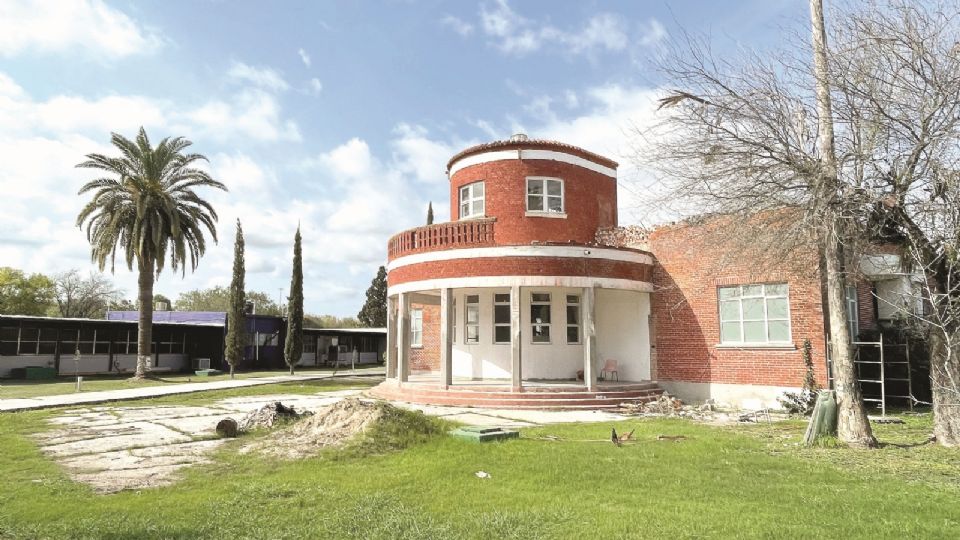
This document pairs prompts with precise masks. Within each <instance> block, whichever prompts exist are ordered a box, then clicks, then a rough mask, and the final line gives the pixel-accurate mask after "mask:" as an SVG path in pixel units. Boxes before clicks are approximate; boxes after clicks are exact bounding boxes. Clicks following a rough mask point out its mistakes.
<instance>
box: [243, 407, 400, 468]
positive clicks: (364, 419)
mask: <svg viewBox="0 0 960 540" xmlns="http://www.w3.org/2000/svg"><path fill="white" fill-rule="evenodd" d="M383 415H384V406H378V405H377V404H376V403H373V402H364V401H360V400H359V399H357V398H347V399H344V400H342V401H339V402H337V403H334V404H333V405H330V406H328V407H325V408H323V409H320V410H319V411H317V412H316V414H314V415H313V416H310V417H307V418H304V419H302V420H300V421H298V422H296V423H294V424H292V425H290V426H289V427H287V428H285V429H281V430H278V431H275V432H273V433H271V434H270V435H269V436H267V437H266V438H265V439H263V440H261V441H258V442H256V443H253V444H251V445H249V446H247V447H246V448H244V449H243V450H242V452H249V451H251V450H256V451H258V452H262V453H264V454H267V455H271V456H277V457H281V458H287V459H295V458H300V457H305V456H309V455H312V454H315V453H316V452H318V451H319V450H321V449H322V448H324V447H329V446H338V445H340V444H342V443H343V442H345V441H347V440H348V439H350V438H352V437H353V436H354V435H357V434H358V433H361V432H363V431H365V430H366V429H367V428H368V427H369V426H371V425H373V424H374V423H376V422H377V421H378V420H380V419H381V418H382V417H383Z"/></svg>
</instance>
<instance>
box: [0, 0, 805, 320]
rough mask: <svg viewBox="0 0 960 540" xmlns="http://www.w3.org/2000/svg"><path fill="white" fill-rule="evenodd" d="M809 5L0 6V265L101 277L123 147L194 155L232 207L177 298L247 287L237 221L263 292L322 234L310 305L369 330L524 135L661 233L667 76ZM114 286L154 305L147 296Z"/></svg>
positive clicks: (125, 281) (282, 279)
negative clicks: (593, 170) (639, 145)
mask: <svg viewBox="0 0 960 540" xmlns="http://www.w3.org/2000/svg"><path fill="white" fill-rule="evenodd" d="M806 17H807V5H806V2H800V1H787V0H782V1H777V0H754V1H743V2H716V1H692V0H691V1H681V2H670V3H667V2H637V1H631V2H600V1H583V2H572V1H571V2H558V1H523V2H521V1H519V0H514V1H511V2H508V1H506V0H501V1H486V2H479V3H469V2H465V1H464V2H459V1H458V2H453V1H450V2H444V1H440V0H423V1H418V0H409V1H386V2H378V3H374V2H325V3H319V2H299V3H295V2H282V3H280V2H270V3H267V2H226V1H223V2H220V1H209V2H202V1H182V2H179V1H165V2H122V1H106V2H103V1H100V0H61V1H55V0H37V1H29V0H4V2H2V3H0V185H2V188H3V189H2V193H4V197H5V198H6V201H5V204H4V207H3V210H2V211H0V265H9V266H14V267H19V268H23V269H25V270H28V271H31V272H44V273H53V272H57V271H61V270H65V269H69V268H78V269H80V270H82V271H84V272H86V271H88V270H91V269H93V266H92V265H91V264H90V262H89V257H88V253H89V248H88V245H87V244H86V240H85V237H84V235H83V233H82V232H81V231H80V230H78V229H77V228H76V227H75V226H74V225H73V220H74V217H75V216H76V214H77V212H78V211H79V210H80V207H81V205H82V202H83V200H82V199H81V198H79V197H77V196H76V191H77V189H78V188H79V186H80V185H82V183H83V181H84V179H86V178H88V177H89V171H87V172H84V171H78V170H76V169H74V168H73V166H74V165H75V164H76V163H79V162H80V161H81V160H82V159H83V156H84V155H85V154H86V153H89V152H110V148H109V145H108V142H109V133H110V132H111V131H118V132H121V133H123V134H126V135H128V136H131V137H132V136H133V135H134V134H135V132H136V130H137V128H138V126H140V125H144V126H145V127H146V128H147V130H148V133H149V134H150V135H151V137H152V138H154V139H159V138H161V137H163V136H167V135H184V136H186V137H188V138H190V139H191V140H193V141H194V143H195V146H194V149H195V150H196V151H199V152H201V153H204V154H206V155H207V156H208V157H209V158H210V165H209V167H210V169H211V171H212V172H213V174H214V175H215V176H216V177H217V178H218V179H220V180H222V181H223V182H224V183H226V184H227V185H228V186H229V187H230V189H231V191H230V192H229V193H226V194H219V193H208V195H209V196H210V199H211V200H212V201H213V202H214V204H215V205H216V207H217V209H218V212H219V213H220V227H219V231H220V235H221V242H220V244H219V245H218V246H214V247H212V248H211V249H210V250H209V251H208V254H207V256H206V257H205V258H204V259H203V261H202V262H201V264H200V268H199V269H198V270H197V272H195V273H193V274H189V273H188V274H187V276H186V278H183V279H181V277H180V275H179V274H176V275H174V274H170V273H164V274H163V275H162V276H161V278H160V279H159V281H158V282H157V285H156V290H157V292H159V293H162V294H165V295H167V296H170V297H171V298H174V299H175V298H176V296H177V294H178V293H180V292H182V291H184V290H189V289H195V288H203V287H209V286H212V285H226V284H227V282H228V281H229V273H230V271H229V269H230V264H231V257H232V239H233V231H234V227H233V223H234V221H235V220H236V218H237V217H239V218H240V219H241V220H242V221H243V223H244V229H245V232H246V235H247V283H248V285H249V288H252V289H256V290H262V291H265V292H268V293H270V294H273V295H278V294H279V291H278V289H279V288H283V289H284V293H285V292H286V288H287V286H288V285H289V274H290V254H291V244H292V239H293V234H294V230H295V228H296V226H297V223H298V222H299V223H300V224H301V225H302V227H303V237H304V257H305V285H306V287H305V288H306V291H305V292H306V307H307V311H309V312H312V313H330V314H336V315H355V314H356V312H357V310H358V309H359V307H360V305H361V304H362V302H363V296H364V295H363V293H364V291H365V290H366V288H367V286H368V285H369V282H370V279H371V278H372V276H373V275H374V273H375V272H376V267H377V266H379V265H380V264H384V263H385V257H386V240H387V238H388V237H389V236H390V235H391V234H392V233H394V232H398V231H400V230H402V229H404V228H408V227H412V226H416V225H419V224H421V223H422V222H423V220H424V216H425V212H426V205H427V202H428V201H431V200H432V201H433V202H434V208H435V210H436V213H437V219H438V221H439V220H445V219H447V218H448V217H449V209H448V208H447V205H448V200H449V194H448V184H447V180H446V177H445V175H444V167H445V164H446V161H447V159H448V158H449V157H450V156H451V155H452V154H453V153H455V152H457V151H458V150H460V149H462V148H463V147H465V146H468V145H471V144H475V143H478V142H484V141H488V140H493V139H498V138H505V137H508V136H509V135H510V134H511V133H514V132H518V131H522V132H525V133H528V134H529V135H530V136H532V137H538V138H554V139H559V140H563V141H566V142H570V143H573V144H579V145H582V146H584V147H586V148H588V149H590V150H593V151H595V152H599V153H601V154H604V155H607V156H609V157H611V158H613V159H616V160H618V161H620V162H621V164H622V165H621V169H620V183H621V215H620V219H621V223H622V224H630V223H636V222H638V221H643V218H644V216H643V215H641V210H638V203H640V202H642V200H640V201H638V200H637V198H638V197H639V198H640V199H642V193H643V185H644V182H645V179H644V175H643V173H642V171H638V170H637V169H636V168H635V167H633V166H632V165H631V164H630V162H629V161H630V160H629V143H630V141H629V130H630V128H631V126H642V125H644V124H645V123H647V122H650V121H651V119H652V118H654V107H653V106H652V104H653V99H654V98H655V96H656V95H657V91H658V88H660V86H661V84H662V81H660V80H659V78H658V76H657V74H656V73H655V72H653V71H652V70H651V69H650V67H649V66H650V63H649V59H650V58H651V57H652V56H655V55H656V54H657V53H658V51H660V50H662V47H663V46H664V44H666V43H668V42H669V40H671V39H675V36H678V35H679V32H680V30H681V29H684V30H686V31H688V32H693V33H698V34H699V33H707V34H710V35H711V36H712V37H713V38H714V40H715V42H716V43H717V47H718V49H719V50H721V51H723V50H730V51H733V50H734V49H735V48H736V47H738V46H750V47H773V46H777V45H778V42H779V41H780V40H781V39H783V36H784V29H789V28H797V26H798V24H799V25H800V26H799V27H800V28H801V29H802V28H803V25H805V24H806V22H805V21H806ZM115 280H116V281H117V282H118V284H119V285H120V286H122V287H123V288H125V289H126V291H127V292H128V296H130V297H133V296H134V292H135V290H136V289H135V284H136V278H135V276H134V275H133V274H132V273H130V272H128V271H127V270H126V269H118V270H117V272H116V276H115Z"/></svg>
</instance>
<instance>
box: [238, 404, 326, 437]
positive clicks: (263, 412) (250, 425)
mask: <svg viewBox="0 0 960 540" xmlns="http://www.w3.org/2000/svg"><path fill="white" fill-rule="evenodd" d="M308 414H310V413H309V412H305V413H298V412H297V411H295V410H293V407H287V406H285V405H284V404H283V403H280V402H279V401H278V402H276V403H270V404H267V405H264V406H263V407H260V408H259V409H257V410H255V411H251V412H249V413H247V415H246V416H244V417H243V419H242V420H240V423H239V425H238V426H237V428H238V429H237V430H238V431H241V432H245V431H250V430H252V429H270V428H272V427H273V426H274V424H276V423H278V422H284V421H290V420H296V419H298V418H300V417H301V416H304V415H308Z"/></svg>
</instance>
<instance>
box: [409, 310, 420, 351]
mask: <svg viewBox="0 0 960 540" xmlns="http://www.w3.org/2000/svg"><path fill="white" fill-rule="evenodd" d="M410 346H411V347H423V310H422V309H411V310H410Z"/></svg>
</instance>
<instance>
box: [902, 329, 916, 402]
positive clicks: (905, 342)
mask: <svg viewBox="0 0 960 540" xmlns="http://www.w3.org/2000/svg"><path fill="white" fill-rule="evenodd" d="M903 354H904V356H905V358H906V360H907V394H908V395H909V396H910V412H913V401H914V397H913V373H911V371H913V370H912V369H910V339H909V338H904V339H903Z"/></svg>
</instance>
